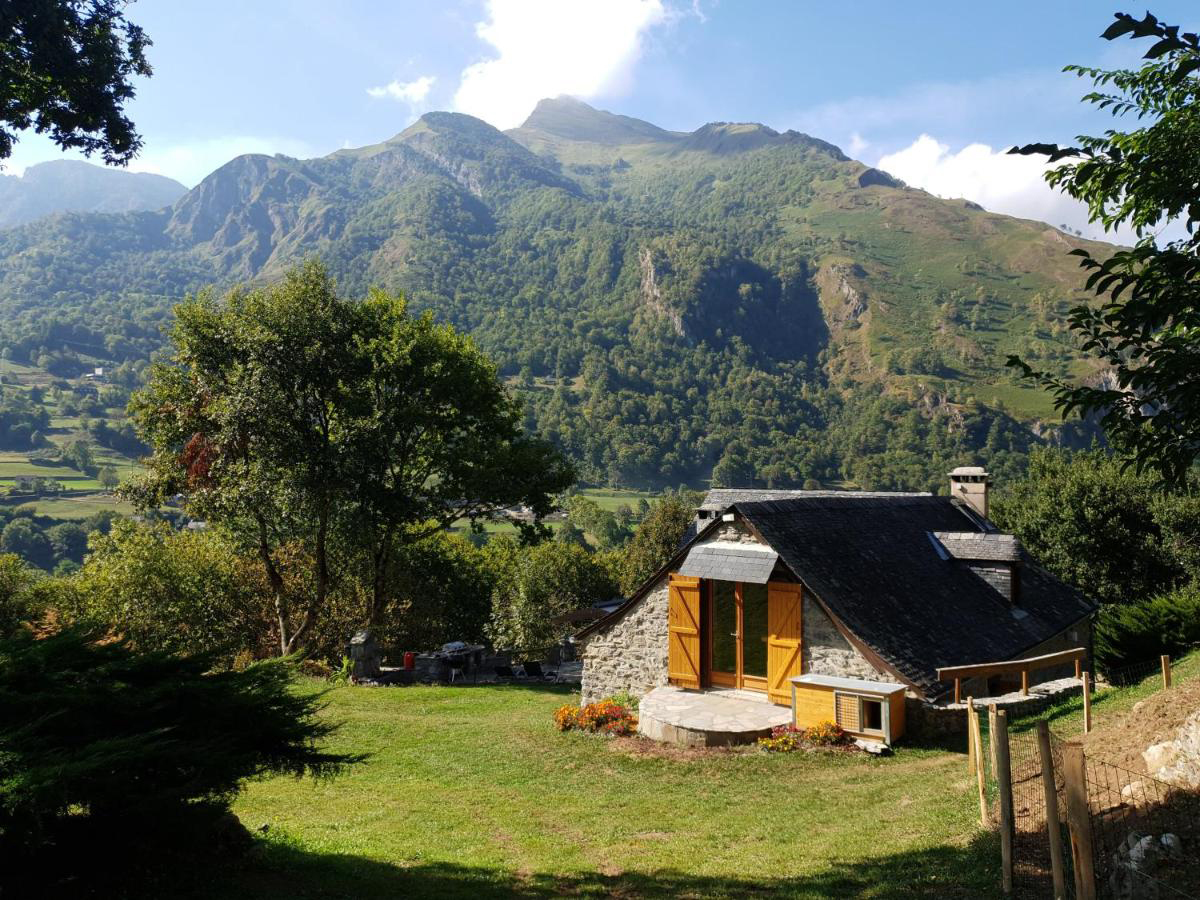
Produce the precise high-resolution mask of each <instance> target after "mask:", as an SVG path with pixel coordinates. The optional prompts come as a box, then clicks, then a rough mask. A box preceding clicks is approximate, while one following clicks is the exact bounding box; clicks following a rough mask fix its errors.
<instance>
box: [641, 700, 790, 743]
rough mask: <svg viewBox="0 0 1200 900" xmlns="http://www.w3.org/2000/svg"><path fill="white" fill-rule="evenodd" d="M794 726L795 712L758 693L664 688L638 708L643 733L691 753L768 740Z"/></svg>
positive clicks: (643, 701)
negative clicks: (783, 728)
mask: <svg viewBox="0 0 1200 900" xmlns="http://www.w3.org/2000/svg"><path fill="white" fill-rule="evenodd" d="M791 721H792V710H791V708H790V707H787V706H776V705H775V704H774V703H771V702H770V701H768V700H767V698H766V695H765V694H759V693H757V692H753V691H737V690H708V691H704V692H698V691H684V690H681V689H679V688H676V687H659V688H655V689H654V690H652V691H651V692H650V693H648V694H646V696H644V697H643V698H642V700H641V703H640V705H639V706H638V731H639V732H641V733H642V734H644V735H645V736H646V737H648V738H651V739H653V740H656V741H663V742H665V743H669V744H680V745H682V746H685V747H727V746H730V745H731V744H749V743H753V742H754V741H756V740H757V739H758V738H760V737H767V736H769V735H770V733H771V729H772V728H775V727H776V726H778V725H787V724H788V723H789V722H791Z"/></svg>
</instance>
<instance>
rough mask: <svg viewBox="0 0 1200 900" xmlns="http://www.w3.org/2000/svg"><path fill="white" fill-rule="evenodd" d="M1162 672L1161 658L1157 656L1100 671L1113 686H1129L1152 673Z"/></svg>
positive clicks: (1138, 682) (1139, 682) (1141, 680)
mask: <svg viewBox="0 0 1200 900" xmlns="http://www.w3.org/2000/svg"><path fill="white" fill-rule="evenodd" d="M1161 672H1162V660H1161V659H1160V658H1159V657H1157V656H1156V657H1155V658H1154V659H1148V660H1146V661H1145V662H1138V663H1132V664H1130V665H1128V666H1121V667H1120V668H1119V669H1112V670H1111V671H1105V672H1102V673H1101V674H1102V676H1103V678H1104V681H1105V682H1106V683H1107V684H1109V685H1112V686H1113V687H1129V686H1130V685H1133V684H1141V683H1142V682H1143V681H1145V680H1146V679H1147V678H1149V677H1150V676H1152V675H1159V674H1161Z"/></svg>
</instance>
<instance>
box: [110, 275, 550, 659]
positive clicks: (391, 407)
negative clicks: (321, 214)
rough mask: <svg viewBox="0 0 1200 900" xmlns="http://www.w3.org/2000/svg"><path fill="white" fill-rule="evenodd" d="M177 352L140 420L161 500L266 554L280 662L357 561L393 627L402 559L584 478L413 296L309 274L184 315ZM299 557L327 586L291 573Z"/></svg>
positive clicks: (199, 305)
mask: <svg viewBox="0 0 1200 900" xmlns="http://www.w3.org/2000/svg"><path fill="white" fill-rule="evenodd" d="M173 338H174V342H175V353H174V356H173V358H172V359H171V360H170V361H169V362H167V363H163V364H160V365H157V366H156V367H155V368H154V369H153V371H152V374H151V378H150V382H149V384H148V386H147V388H146V389H145V390H144V391H142V392H140V393H138V394H137V395H135V397H134V399H133V401H132V403H131V410H132V412H133V414H134V416H135V418H136V419H137V421H138V422H139V424H140V425H141V427H142V429H143V432H144V434H145V437H146V439H147V440H148V442H149V443H150V445H151V447H152V448H153V454H152V456H151V458H150V464H149V469H150V476H149V477H148V479H146V480H145V481H143V482H142V483H141V484H139V485H137V486H136V487H134V488H133V491H132V492H133V493H135V494H136V495H137V496H138V497H139V498H140V499H141V500H143V501H144V502H153V501H157V500H161V499H162V498H163V497H164V496H169V495H170V494H172V493H175V492H180V493H183V494H184V495H185V496H186V498H187V505H188V509H189V512H190V513H191V514H192V515H194V516H197V517H200V518H205V519H210V520H213V521H217V522H221V523H223V524H225V525H226V526H227V527H228V528H229V529H230V530H231V531H232V532H233V533H234V534H239V535H241V536H242V539H243V540H244V541H246V543H247V544H248V545H249V546H250V547H252V548H253V550H254V551H255V552H256V553H257V555H258V557H259V559H260V561H261V563H262V566H263V570H264V572H265V574H266V577H267V580H268V582H269V584H270V586H271V590H272V592H273V594H274V598H275V607H276V618H277V627H278V631H279V641H280V650H281V652H283V653H290V652H292V651H294V650H296V649H298V648H300V647H301V646H303V645H304V643H305V641H306V640H307V636H308V632H309V630H310V629H311V628H312V627H313V626H314V623H315V622H316V621H317V619H318V616H319V614H320V613H321V611H322V610H323V609H324V608H325V607H326V605H327V603H328V602H329V599H330V597H331V594H332V592H333V591H334V590H335V589H336V587H337V586H338V582H339V580H340V579H341V577H342V576H343V575H344V574H345V572H346V571H347V568H348V567H349V566H359V565H363V563H364V560H365V568H366V571H367V572H369V573H370V574H371V591H370V594H371V596H370V600H369V605H368V609H366V610H364V616H363V618H364V619H366V620H368V621H376V620H378V618H379V617H380V615H381V614H382V612H383V611H384V609H385V607H386V605H387V603H388V601H389V599H390V585H391V584H392V583H393V581H394V579H393V578H392V577H391V573H392V567H393V565H394V563H395V560H396V557H397V548H398V547H399V546H402V545H403V544H404V543H406V542H408V543H411V542H415V541H420V540H422V539H423V538H424V537H427V536H428V535H430V534H432V533H434V532H436V531H437V530H439V529H442V528H445V527H447V526H449V525H450V524H451V523H452V522H454V521H456V520H458V519H462V518H467V519H472V520H475V519H479V518H481V517H484V516H486V515H488V514H489V513H490V512H491V511H493V510H494V509H495V508H496V507H499V506H507V505H509V504H513V503H525V504H527V505H529V506H530V507H531V508H532V509H533V510H534V512H535V513H537V514H544V513H545V512H547V511H548V510H549V507H550V502H551V501H550V497H551V495H552V494H553V493H555V492H557V491H560V490H562V489H563V488H564V487H566V486H567V485H568V484H569V483H570V481H571V480H572V477H573V475H572V472H571V469H570V467H569V466H568V465H567V464H566V463H565V462H563V460H562V458H561V457H560V456H559V455H558V454H557V453H556V452H555V451H554V450H552V449H551V448H550V447H549V446H548V445H546V444H545V443H544V442H542V441H540V440H537V439H534V438H530V437H527V436H526V435H524V434H523V433H522V431H521V427H520V423H521V416H520V409H519V407H518V406H517V404H516V403H515V402H514V401H513V400H512V399H511V398H510V397H509V395H508V393H507V392H506V390H505V389H504V387H503V385H502V384H500V383H499V381H498V379H497V375H496V371H495V369H494V367H492V365H491V364H490V363H489V362H488V360H487V359H486V358H485V357H484V356H483V355H482V354H481V353H480V352H479V351H478V350H477V349H476V348H475V347H474V345H473V344H472V343H471V342H470V340H468V339H466V338H464V337H462V336H461V335H458V334H457V333H456V332H454V330H453V329H451V328H449V327H447V326H439V325H437V324H435V323H434V322H433V321H432V320H431V319H430V318H429V317H427V316H426V317H413V316H411V315H409V313H408V311H407V308H406V306H405V303H404V301H403V299H402V298H396V297H391V296H388V295H386V294H383V293H373V294H372V295H371V296H370V297H369V298H368V299H367V300H366V301H365V302H363V303H361V304H360V303H355V302H353V301H350V300H348V299H344V298H341V297H339V296H338V294H337V292H336V290H335V287H334V284H333V282H332V281H331V279H330V278H329V276H328V274H327V273H326V271H325V269H324V268H323V267H322V266H321V265H319V264H317V263H308V264H305V265H303V266H301V267H299V268H297V269H294V270H292V271H291V272H289V273H288V274H287V276H286V277H285V278H284V279H283V281H282V282H280V283H278V284H275V285H272V286H270V287H267V288H263V289H259V290H254V291H241V290H238V291H234V292H232V293H231V294H230V295H229V296H228V297H227V298H226V299H225V301H224V302H220V301H218V300H217V299H216V298H214V297H213V296H212V295H211V294H205V295H201V296H200V297H197V298H195V299H193V300H190V301H188V302H187V303H185V304H183V305H182V306H181V307H180V308H179V309H178V311H177V324H176V327H175V331H174V334H173ZM297 550H299V551H300V553H301V555H303V556H305V557H307V558H309V559H311V561H312V563H311V565H312V571H311V577H309V578H303V579H294V578H292V579H289V578H287V577H285V574H286V573H285V565H284V561H285V560H294V559H295V558H296V552H297Z"/></svg>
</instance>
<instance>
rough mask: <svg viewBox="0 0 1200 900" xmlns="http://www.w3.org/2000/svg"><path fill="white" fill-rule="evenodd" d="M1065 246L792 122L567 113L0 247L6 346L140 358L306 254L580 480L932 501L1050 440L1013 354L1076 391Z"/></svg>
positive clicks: (542, 112)
mask: <svg viewBox="0 0 1200 900" xmlns="http://www.w3.org/2000/svg"><path fill="white" fill-rule="evenodd" d="M1081 243H1082V242H1080V241H1078V240H1077V239H1076V238H1073V237H1071V236H1069V235H1065V234H1062V233H1060V232H1059V231H1057V230H1056V229H1053V228H1050V227H1049V226H1047V225H1044V224H1042V223H1037V222H1028V221H1022V220H1017V219H1012V218H1009V217H1005V216H1000V215H995V214H991V213H988V212H986V211H984V210H982V209H980V208H978V207H975V206H974V205H973V204H969V203H965V202H964V201H961V200H958V201H955V200H940V199H938V198H935V197H932V196H930V195H928V194H926V193H924V192H922V191H918V190H914V189H910V188H907V187H905V186H904V185H902V184H900V183H898V182H896V181H894V180H893V179H892V178H891V177H890V176H888V175H886V174H885V173H882V172H878V171H876V170H873V169H869V168H867V167H865V166H863V165H862V164H861V163H858V162H855V161H853V160H850V159H848V158H847V157H846V156H845V155H844V154H842V153H841V151H840V150H838V149H837V148H836V147H833V146H832V145H830V144H827V143H825V142H823V141H820V140H816V139H814V138H810V137H808V136H805V135H801V134H797V133H795V132H786V133H782V134H781V133H777V132H775V131H773V130H771V129H769V128H766V127H764V126H761V125H746V124H736V125H730V124H720V123H716V124H710V125H706V126H704V127H702V128H700V129H698V130H697V131H695V132H692V133H688V134H684V133H678V132H670V131H665V130H662V129H659V128H656V127H655V126H653V125H650V124H649V123H645V122H639V121H638V120H636V119H629V118H627V117H623V116H614V115H611V114H609V113H604V112H600V111H597V110H594V109H592V108H590V107H588V106H586V105H584V104H582V103H579V102H577V101H572V100H565V99H560V100H554V101H543V102H542V104H540V105H539V106H538V108H537V110H536V111H535V112H534V114H533V115H532V116H531V117H530V119H529V121H527V122H526V123H525V125H524V126H523V127H521V128H519V129H516V130H514V131H512V132H510V133H507V134H505V133H502V132H499V131H497V130H496V129H494V128H492V127H490V126H488V125H487V124H485V123H483V122H481V121H479V120H477V119H473V118H471V117H469V116H463V115H459V114H453V113H430V114H428V115H426V116H424V117H422V119H420V120H419V121H418V122H417V123H415V124H414V125H413V126H411V127H410V128H408V129H407V130H406V131H404V132H402V133H401V134H399V135H397V136H396V137H395V138H393V139H391V140H389V141H387V142H385V143H383V144H379V145H375V146H372V147H365V148H360V149H355V150H343V151H339V152H337V153H334V154H332V155H330V156H328V157H324V158H321V159H314V160H295V159H289V158H285V157H280V156H277V157H266V156H244V157H239V158H238V159H235V160H233V161H231V162H230V163H228V164H227V165H225V166H223V167H222V168H220V169H218V170H217V171H216V172H214V173H212V175H210V176H209V177H208V178H207V179H205V180H204V181H203V182H202V183H201V184H200V185H198V186H197V187H196V188H195V189H194V190H192V191H190V192H189V193H188V194H187V195H185V196H184V197H183V198H181V199H180V200H179V201H178V202H177V203H176V204H175V205H174V207H172V208H171V209H170V210H167V211H165V212H161V213H130V214H125V215H64V216H58V217H54V218H52V219H48V220H44V221H41V222H37V223H34V224H31V225H27V226H24V227H21V228H16V229H11V230H8V231H5V232H0V348H4V350H3V352H7V353H8V354H9V356H10V357H11V358H13V359H15V360H20V361H27V360H28V361H36V360H38V359H39V358H41V359H42V360H43V362H46V361H49V362H52V363H53V364H54V365H56V366H58V367H59V368H60V369H67V370H69V369H70V367H71V366H72V365H73V364H74V362H73V361H74V359H75V358H76V357H86V358H87V360H86V361H87V362H88V363H91V362H93V361H94V360H97V359H100V360H104V361H107V362H109V363H120V362H124V361H136V360H144V359H146V358H148V357H149V355H150V354H151V353H152V352H153V350H154V349H155V347H156V346H157V344H158V343H159V341H160V340H161V339H160V337H159V334H158V329H159V327H160V326H161V324H162V323H163V322H164V321H166V320H167V318H168V317H169V308H170V305H171V304H172V303H174V302H175V301H176V300H177V299H179V298H180V297H181V296H182V295H183V294H184V293H185V292H187V291H193V290H198V289H200V288H202V287H203V286H205V285H207V284H215V285H217V286H218V287H223V286H227V285H230V284H232V283H235V282H239V281H245V280H264V279H269V278H273V277H275V276H277V275H278V274H279V273H280V272H282V271H283V269H284V268H285V267H286V266H288V265H290V264H292V263H294V262H295V261H297V260H299V259H302V258H305V257H309V256H319V257H321V258H322V259H323V260H325V261H326V263H327V264H328V265H329V267H330V268H331V270H332V271H333V272H334V273H335V275H336V276H337V277H338V279H339V280H340V282H341V283H342V285H343V287H344V288H346V289H347V290H349V291H355V292H361V291H365V290H366V289H367V288H368V287H369V286H372V285H379V286H382V287H385V288H387V289H390V290H402V291H404V292H405V293H407V294H408V296H409V297H410V298H411V301H412V303H413V304H414V305H415V306H417V307H421V308H429V309H432V310H433V311H434V313H435V315H437V316H438V317H439V318H442V319H445V320H448V321H451V322H454V323H455V324H456V325H458V326H460V327H462V328H465V329H467V330H469V331H470V332H471V333H472V334H473V335H474V336H475V338H476V340H477V341H478V342H479V343H480V345H481V346H482V347H484V348H485V349H486V350H487V351H488V352H489V353H490V354H491V355H492V356H493V358H495V359H496V361H497V363H498V364H499V366H500V367H501V370H502V372H503V373H504V374H505V375H508V376H511V378H512V380H513V384H514V387H515V388H516V389H519V390H521V391H522V392H524V394H525V395H526V397H527V400H528V402H527V408H528V418H529V424H530V426H531V427H535V428H539V429H540V430H542V431H543V432H545V433H546V434H547V435H549V436H551V437H552V438H554V439H555V440H556V441H558V442H559V443H560V444H561V445H562V446H564V447H565V448H567V449H568V450H569V451H570V452H571V453H572V455H573V456H575V458H576V459H578V460H579V462H580V464H581V471H582V473H583V475H584V477H585V478H586V479H588V480H591V481H594V482H611V483H619V484H629V485H637V486H660V485H674V484H677V483H680V482H689V483H692V484H700V483H701V482H702V481H704V480H705V479H707V478H708V477H709V476H710V475H712V474H714V467H715V476H716V477H717V479H718V480H719V481H724V482H727V483H734V482H736V483H738V484H748V483H750V482H752V481H755V482H759V483H763V484H771V485H774V486H789V485H803V484H805V483H811V482H813V481H817V482H821V483H827V484H832V483H841V482H853V483H856V484H859V485H862V486H869V487H879V488H882V487H901V486H903V487H934V486H941V485H942V482H943V480H944V478H943V476H944V472H945V471H946V467H947V466H949V465H953V464H959V463H964V462H969V461H979V462H984V463H986V464H987V465H989V466H991V467H992V468H993V469H996V470H998V471H1001V472H1003V471H1006V470H1013V469H1015V468H1017V467H1019V466H1021V465H1022V464H1023V459H1024V454H1025V453H1026V451H1027V449H1028V447H1029V446H1030V445H1031V443H1033V442H1036V441H1037V440H1039V439H1040V438H1038V437H1037V436H1036V435H1035V432H1036V433H1037V434H1045V433H1048V431H1047V427H1046V426H1045V424H1044V423H1045V422H1046V421H1048V420H1049V418H1050V414H1051V410H1050V409H1049V405H1048V403H1047V402H1046V400H1045V398H1044V397H1043V396H1042V395H1041V394H1039V393H1038V392H1036V391H1034V390H1031V389H1029V388H1025V387H1021V386H1018V385H1017V384H1016V383H1015V382H1014V381H1013V380H1012V377H1011V375H1010V374H1009V373H1008V372H1007V371H1006V370H1005V369H1004V366H1003V359H1004V358H1005V356H1006V355H1007V354H1008V353H1010V352H1020V353H1021V354H1022V355H1024V356H1025V357H1026V358H1032V359H1036V360H1038V361H1039V362H1040V363H1041V364H1042V365H1043V366H1049V367H1051V368H1055V369H1058V370H1060V371H1072V372H1074V373H1076V374H1086V369H1084V368H1083V366H1084V364H1083V363H1082V362H1079V361H1078V357H1077V356H1076V355H1075V353H1074V351H1073V348H1072V346H1071V343H1070V339H1069V337H1068V335H1067V332H1066V329H1065V312H1066V310H1067V308H1068V307H1069V306H1070V305H1071V304H1072V302H1073V301H1074V300H1075V298H1076V296H1077V294H1076V286H1077V285H1078V284H1079V282H1080V278H1079V271H1078V269H1077V268H1076V266H1075V263H1074V260H1073V258H1072V257H1069V256H1068V255H1067V253H1068V251H1069V250H1070V249H1071V248H1072V247H1075V246H1079V245H1080V244H1081ZM80 364H81V365H82V364H83V363H82V362H80Z"/></svg>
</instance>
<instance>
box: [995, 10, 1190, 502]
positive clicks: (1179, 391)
mask: <svg viewBox="0 0 1200 900" xmlns="http://www.w3.org/2000/svg"><path fill="white" fill-rule="evenodd" d="M1125 35H1128V36H1130V37H1131V38H1135V39H1137V38H1151V39H1153V40H1154V43H1153V44H1152V46H1151V47H1150V49H1149V50H1147V51H1146V53H1145V55H1144V59H1145V60H1147V62H1145V63H1144V64H1143V65H1142V66H1141V67H1140V68H1139V69H1136V70H1129V69H1121V70H1104V69H1096V68H1089V67H1084V66H1068V67H1067V71H1071V72H1075V73H1076V74H1077V75H1079V76H1081V77H1084V78H1089V79H1091V81H1092V84H1093V85H1094V86H1095V87H1096V88H1097V90H1095V91H1093V92H1091V93H1089V94H1087V95H1086V96H1085V97H1084V98H1083V99H1084V100H1085V101H1087V102H1089V103H1092V104H1094V105H1095V106H1097V107H1098V108H1100V109H1107V110H1109V111H1110V112H1111V113H1112V114H1113V115H1115V116H1125V115H1129V114H1133V115H1134V116H1136V118H1137V120H1138V122H1139V123H1143V124H1142V127H1140V128H1137V129H1135V130H1131V131H1124V132H1122V131H1116V130H1113V131H1108V132H1106V133H1105V134H1104V135H1103V136H1101V137H1089V136H1086V135H1081V136H1080V137H1079V138H1078V141H1079V146H1075V147H1059V146H1058V145H1057V144H1029V145H1026V146H1024V147H1019V148H1014V149H1013V150H1012V151H1010V152H1014V153H1022V154H1038V155H1045V156H1047V157H1048V158H1049V160H1050V162H1059V161H1061V160H1069V161H1068V162H1066V163H1065V164H1063V165H1060V166H1058V167H1057V168H1055V169H1052V170H1051V171H1049V172H1048V173H1047V175H1046V179H1047V181H1048V182H1049V183H1050V184H1051V185H1053V186H1055V187H1059V188H1061V189H1062V190H1063V191H1065V192H1066V193H1068V194H1070V195H1071V196H1072V197H1074V198H1076V199H1078V200H1082V201H1083V202H1085V203H1087V205H1088V210H1089V213H1090V218H1091V221H1093V222H1100V223H1101V224H1103V226H1104V228H1105V229H1106V230H1107V229H1111V228H1115V227H1117V226H1118V225H1126V224H1127V225H1131V226H1132V227H1133V228H1134V230H1135V231H1136V233H1137V234H1138V236H1139V240H1138V242H1137V244H1136V245H1135V246H1134V247H1133V248H1131V249H1122V250H1118V251H1116V252H1115V253H1113V254H1112V255H1111V256H1109V257H1108V258H1107V259H1101V258H1097V257H1096V256H1094V255H1093V254H1092V253H1091V252H1090V251H1088V250H1086V249H1082V248H1081V249H1077V250H1073V251H1072V253H1073V254H1075V255H1076V256H1079V257H1080V266H1081V267H1082V268H1083V269H1084V270H1085V271H1087V272H1088V273H1089V274H1088V277H1087V281H1086V287H1087V289H1088V290H1089V291H1092V292H1094V293H1095V294H1096V296H1097V298H1099V303H1097V304H1096V305H1087V304H1083V305H1080V306H1077V307H1076V308H1075V309H1073V310H1072V311H1071V314H1070V329H1071V330H1072V331H1074V332H1075V333H1076V334H1077V335H1078V336H1079V338H1080V339H1081V340H1082V346H1083V349H1084V350H1085V351H1090V352H1091V353H1092V354H1093V355H1094V356H1095V357H1096V358H1097V359H1098V360H1099V361H1101V362H1102V363H1103V364H1104V365H1105V367H1106V368H1107V369H1108V370H1109V371H1110V372H1111V373H1112V378H1111V379H1110V380H1109V381H1108V383H1104V384H1101V385H1099V386H1095V385H1089V384H1083V385H1077V384H1073V383H1070V382H1068V381H1066V380H1064V379H1062V378H1059V377H1056V376H1054V375H1051V374H1048V373H1046V372H1044V371H1036V370H1034V368H1033V367H1032V366H1030V365H1029V364H1028V363H1026V362H1024V361H1023V360H1021V359H1020V358H1018V357H1017V356H1011V357H1009V360H1008V364H1009V365H1010V366H1014V367H1016V368H1019V369H1020V370H1021V372H1022V373H1023V375H1024V377H1026V378H1030V379H1033V380H1035V381H1037V382H1039V383H1041V384H1042V385H1044V386H1045V387H1047V388H1048V389H1049V390H1050V392H1051V393H1052V394H1053V395H1054V398H1055V405H1056V406H1057V407H1058V409H1060V410H1061V411H1062V412H1063V414H1064V415H1070V414H1072V413H1078V414H1080V415H1083V416H1087V415H1091V414H1098V415H1099V417H1100V421H1101V424H1102V425H1103V426H1104V429H1105V431H1106V432H1107V434H1108V436H1109V439H1110V440H1111V441H1112V442H1113V443H1114V444H1115V445H1116V446H1118V447H1119V448H1120V449H1121V450H1123V451H1124V452H1126V453H1127V454H1128V456H1129V459H1130V461H1131V462H1132V463H1133V464H1134V465H1135V466H1136V467H1137V469H1138V470H1139V471H1141V470H1143V469H1152V470H1155V471H1157V472H1158V473H1159V474H1160V475H1161V476H1162V478H1163V479H1164V480H1165V481H1166V482H1167V483H1169V484H1180V483H1182V482H1183V481H1184V480H1185V479H1186V477H1187V472H1188V470H1189V469H1190V468H1191V466H1192V463H1193V462H1194V461H1195V460H1196V458H1197V455H1198V454H1200V394H1198V393H1197V391H1196V390H1195V383H1196V372H1197V371H1200V232H1198V231H1197V230H1196V228H1195V226H1196V225H1197V224H1198V223H1200V184H1198V182H1197V180H1196V177H1195V173H1196V172H1197V171H1200V105H1198V104H1197V99H1198V96H1200V77H1198V73H1200V38H1198V37H1197V35H1195V34H1191V33H1183V34H1180V33H1179V29H1178V27H1176V26H1168V25H1164V24H1162V23H1160V22H1159V21H1158V20H1157V19H1155V18H1154V16H1152V15H1150V14H1149V13H1147V14H1146V16H1145V18H1144V19H1141V20H1138V19H1135V18H1133V17H1132V16H1130V15H1127V14H1125V13H1118V14H1117V17H1116V21H1115V22H1114V23H1113V24H1112V25H1110V26H1109V28H1108V30H1106V31H1105V32H1104V34H1103V35H1102V37H1104V38H1105V39H1106V40H1115V39H1116V38H1119V37H1122V36H1125ZM1110 86H1111V88H1110ZM1171 221H1175V222H1177V223H1180V224H1182V225H1183V226H1184V227H1185V228H1186V230H1187V234H1188V236H1187V237H1186V238H1182V239H1179V240H1175V241H1170V242H1167V243H1166V244H1165V245H1164V246H1162V247H1159V246H1157V244H1156V243H1155V236H1154V234H1153V233H1152V230H1153V229H1154V228H1156V227H1157V226H1159V225H1160V224H1162V223H1166V222H1171Z"/></svg>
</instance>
